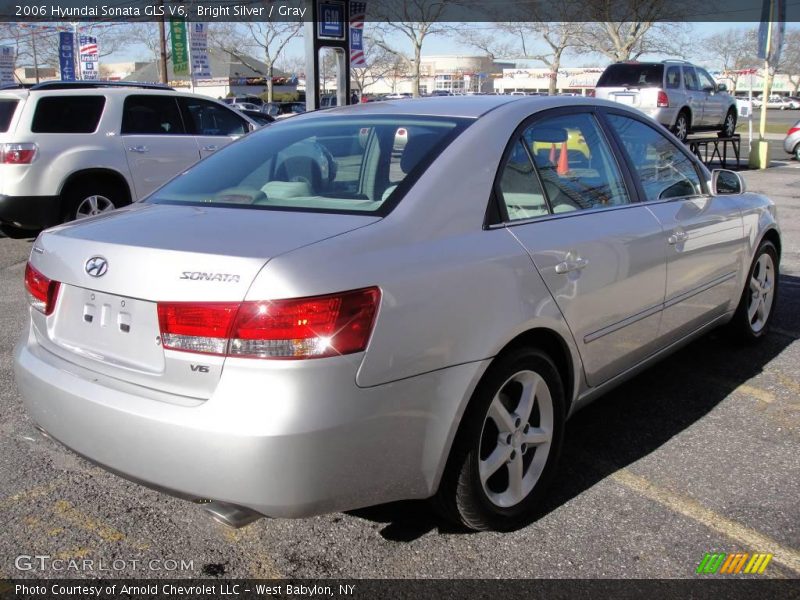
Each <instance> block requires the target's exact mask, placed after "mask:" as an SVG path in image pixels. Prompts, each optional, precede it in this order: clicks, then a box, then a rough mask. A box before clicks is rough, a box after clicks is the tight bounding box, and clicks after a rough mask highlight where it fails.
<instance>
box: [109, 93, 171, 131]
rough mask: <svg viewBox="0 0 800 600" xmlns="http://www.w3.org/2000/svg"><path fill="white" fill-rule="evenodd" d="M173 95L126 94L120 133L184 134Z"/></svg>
mask: <svg viewBox="0 0 800 600" xmlns="http://www.w3.org/2000/svg"><path fill="white" fill-rule="evenodd" d="M185 134H186V129H185V128H184V126H183V119H182V118H181V114H180V111H179V110H178V103H177V102H176V101H175V98H174V96H165V95H160V96H156V95H149V96H148V95H141V96H128V97H127V98H125V105H124V107H123V109H122V135H185Z"/></svg>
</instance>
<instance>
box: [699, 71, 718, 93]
mask: <svg viewBox="0 0 800 600" xmlns="http://www.w3.org/2000/svg"><path fill="white" fill-rule="evenodd" d="M695 73H697V78H698V79H699V81H700V89H703V90H706V91H709V92H713V91H714V90H715V89H717V84H716V83H714V80H713V79H712V78H711V75H709V74H708V73H706V72H705V71H703V69H695Z"/></svg>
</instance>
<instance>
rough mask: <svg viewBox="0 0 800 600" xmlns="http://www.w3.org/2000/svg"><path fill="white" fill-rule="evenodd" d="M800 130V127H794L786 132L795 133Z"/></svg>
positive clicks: (788, 133)
mask: <svg viewBox="0 0 800 600" xmlns="http://www.w3.org/2000/svg"><path fill="white" fill-rule="evenodd" d="M798 131H800V127H792V128H791V129H790V130H789V131H787V132H786V135H792V134H793V133H797V132H798Z"/></svg>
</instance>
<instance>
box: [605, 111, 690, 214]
mask: <svg viewBox="0 0 800 600" xmlns="http://www.w3.org/2000/svg"><path fill="white" fill-rule="evenodd" d="M608 119H609V121H610V122H611V126H612V127H613V128H614V130H615V131H616V132H617V135H619V137H620V139H621V140H622V144H623V146H625V150H626V151H627V153H628V156H629V157H630V159H631V162H632V163H633V166H634V168H635V169H636V173H637V174H638V176H639V180H640V181H641V182H642V187H643V188H644V193H645V199H646V200H648V201H656V200H667V199H669V198H683V197H687V196H697V195H700V194H702V193H703V188H702V186H701V184H700V177H698V175H697V170H696V169H695V167H694V163H693V162H692V161H691V160H690V159H689V157H687V156H686V154H684V153H683V152H681V150H680V149H679V148H678V147H677V146H676V145H675V144H673V143H672V141H670V140H669V139H668V138H667V137H666V136H665V135H664V134H662V133H661V132H660V131H658V130H656V129H654V128H653V127H650V126H649V125H645V124H644V123H642V122H641V121H637V120H636V119H631V118H629V117H623V116H621V115H615V114H610V115H608Z"/></svg>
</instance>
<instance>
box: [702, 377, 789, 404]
mask: <svg viewBox="0 0 800 600" xmlns="http://www.w3.org/2000/svg"><path fill="white" fill-rule="evenodd" d="M708 380H709V381H710V382H711V383H714V384H716V385H718V386H721V387H724V388H732V389H731V392H730V393H731V394H735V393H737V392H738V393H740V394H745V395H746V396H750V397H752V398H755V399H756V400H760V401H761V402H764V403H766V404H772V403H773V402H775V396H774V395H773V394H772V392H768V391H767V390H764V389H761V388H759V387H756V386H753V385H749V384H747V383H740V384H737V383H735V382H733V381H729V380H727V379H723V378H722V377H714V376H711V377H708Z"/></svg>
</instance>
